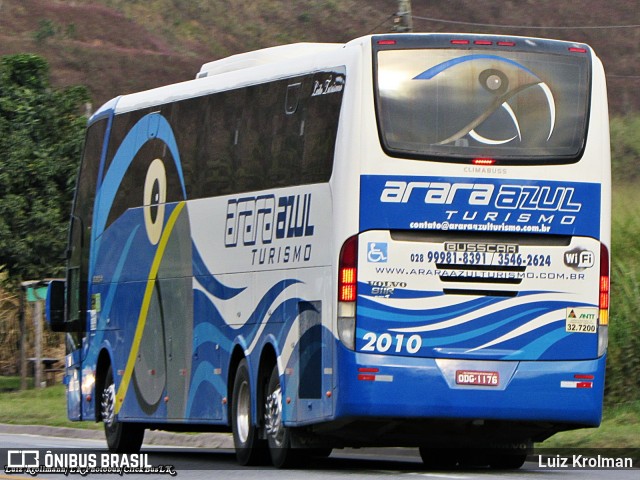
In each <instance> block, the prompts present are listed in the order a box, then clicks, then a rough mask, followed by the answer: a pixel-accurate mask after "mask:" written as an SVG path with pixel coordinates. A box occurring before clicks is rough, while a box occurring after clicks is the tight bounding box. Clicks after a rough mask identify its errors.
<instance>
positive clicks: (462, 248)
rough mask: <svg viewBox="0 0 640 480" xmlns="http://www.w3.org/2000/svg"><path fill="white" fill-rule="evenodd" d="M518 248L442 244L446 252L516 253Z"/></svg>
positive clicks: (466, 243) (496, 245)
mask: <svg viewBox="0 0 640 480" xmlns="http://www.w3.org/2000/svg"><path fill="white" fill-rule="evenodd" d="M519 248H520V247H519V246H518V245H517V244H515V243H471V242H445V244H444V249H445V251H446V252H467V253H518V251H519Z"/></svg>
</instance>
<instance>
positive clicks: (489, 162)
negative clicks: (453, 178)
mask: <svg viewBox="0 0 640 480" xmlns="http://www.w3.org/2000/svg"><path fill="white" fill-rule="evenodd" d="M471 163H473V164H474V165H493V164H494V163H496V161H495V160H494V159H493V158H474V159H473V160H471Z"/></svg>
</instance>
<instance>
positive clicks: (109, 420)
mask: <svg viewBox="0 0 640 480" xmlns="http://www.w3.org/2000/svg"><path fill="white" fill-rule="evenodd" d="M115 406H116V386H115V383H114V381H113V370H112V368H111V366H109V370H107V375H106V377H105V380H104V388H103V390H102V393H101V396H100V414H101V416H102V422H103V423H104V434H105V437H106V439H107V446H108V447H109V451H110V452H114V453H137V452H139V451H140V447H141V446H142V440H143V439H144V428H143V427H142V426H140V425H138V424H135V423H127V422H119V421H118V420H116V416H115Z"/></svg>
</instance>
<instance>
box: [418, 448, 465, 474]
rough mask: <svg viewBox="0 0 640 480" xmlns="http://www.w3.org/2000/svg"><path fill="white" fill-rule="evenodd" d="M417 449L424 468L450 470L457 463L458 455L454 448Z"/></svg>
mask: <svg viewBox="0 0 640 480" xmlns="http://www.w3.org/2000/svg"><path fill="white" fill-rule="evenodd" d="M419 451H420V457H421V458H422V462H423V463H424V466H425V468H428V469H432V470H451V469H453V468H456V465H457V464H458V455H457V452H456V450H455V449H454V448H428V447H420V449H419Z"/></svg>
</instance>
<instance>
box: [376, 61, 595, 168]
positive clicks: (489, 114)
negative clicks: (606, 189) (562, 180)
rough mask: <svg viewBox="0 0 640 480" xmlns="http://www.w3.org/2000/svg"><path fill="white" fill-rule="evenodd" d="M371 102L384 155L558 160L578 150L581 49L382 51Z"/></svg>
mask: <svg viewBox="0 0 640 480" xmlns="http://www.w3.org/2000/svg"><path fill="white" fill-rule="evenodd" d="M375 64H376V72H375V73H376V75H375V78H376V108H377V115H378V128H379V131H380V137H381V140H382V142H383V146H384V148H385V150H386V151H387V152H388V153H389V154H390V155H392V156H396V157H410V158H416V157H417V158H425V159H430V160H450V161H465V160H467V159H472V158H478V157H489V158H495V159H499V160H501V161H503V163H525V162H532V163H537V162H540V163H563V162H571V161H575V160H577V159H578V158H579V157H580V155H581V154H582V150H583V147H584V141H585V134H586V126H587V115H588V104H589V102H588V100H589V76H590V59H589V56H588V55H584V54H583V55H580V56H577V55H562V54H555V53H536V52H502V51H495V50H492V51H487V50H477V51H473V50H456V49H408V50H382V51H378V52H377V59H376V62H375Z"/></svg>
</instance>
